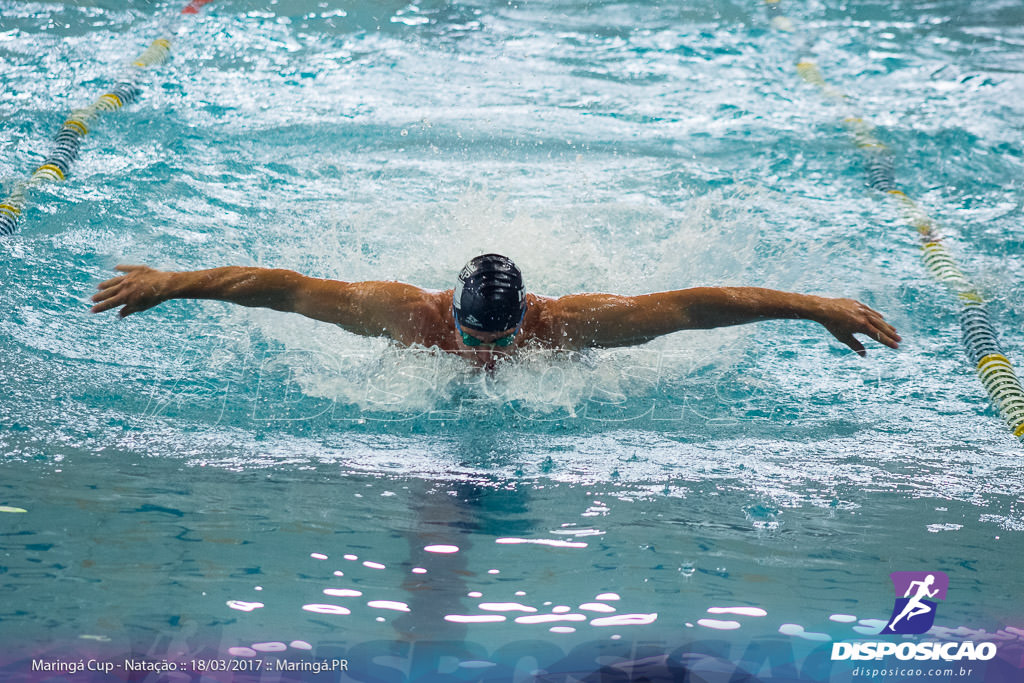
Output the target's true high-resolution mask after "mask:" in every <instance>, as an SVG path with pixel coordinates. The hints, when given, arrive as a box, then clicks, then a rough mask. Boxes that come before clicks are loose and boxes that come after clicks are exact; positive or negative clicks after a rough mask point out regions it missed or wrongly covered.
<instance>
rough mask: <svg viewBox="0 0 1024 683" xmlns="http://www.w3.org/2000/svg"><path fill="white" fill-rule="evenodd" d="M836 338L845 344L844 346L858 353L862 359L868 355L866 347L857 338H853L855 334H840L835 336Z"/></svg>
mask: <svg viewBox="0 0 1024 683" xmlns="http://www.w3.org/2000/svg"><path fill="white" fill-rule="evenodd" d="M833 334H835V333H833ZM835 337H836V339H838V340H839V341H841V342H843V343H844V344H846V345H847V346H849V347H850V348H851V349H853V350H854V351H856V352H857V355H858V356H860V357H861V358H863V357H864V356H866V355H868V352H867V349H865V348H864V345H863V344H861V343H860V342H859V341H858V340H857V338H856V337H854V336H853V334H851V333H847V334H843V333H839V334H835Z"/></svg>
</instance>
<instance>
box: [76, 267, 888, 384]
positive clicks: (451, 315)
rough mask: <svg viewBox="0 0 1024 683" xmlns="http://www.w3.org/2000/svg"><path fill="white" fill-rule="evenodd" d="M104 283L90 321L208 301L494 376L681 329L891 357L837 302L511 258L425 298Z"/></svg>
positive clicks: (323, 285)
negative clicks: (782, 326) (462, 361)
mask: <svg viewBox="0 0 1024 683" xmlns="http://www.w3.org/2000/svg"><path fill="white" fill-rule="evenodd" d="M117 270H119V271H121V272H122V273H123V274H122V275H119V276H117V277H115V278H112V279H110V280H107V281H105V282H101V283H100V284H99V285H97V289H99V292H97V293H96V294H95V295H94V296H93V297H92V300H93V301H94V302H96V303H95V305H94V306H93V307H92V312H93V313H100V312H102V311H108V310H110V309H113V308H117V307H119V306H120V307H121V310H120V312H119V315H120V317H122V318H123V317H125V316H128V315H132V314H133V313H139V312H141V311H145V310H147V309H150V308H153V307H154V306H156V305H158V304H161V303H163V302H165V301H169V300H171V299H214V300H218V301H227V302H230V303H234V304H240V305H242V306H260V307H264V308H270V309H273V310H275V311H287V312H290V313H300V314H302V315H304V316H306V317H309V318H313V319H314V320H322V321H324V322H328V323H334V324H335V325H338V326H340V327H342V328H343V329H346V330H348V331H349V332H354V333H355V334H361V335H366V336H373V337H387V338H389V339H392V340H394V341H396V342H398V343H399V344H403V345H405V346H412V345H414V344H419V345H422V346H425V347H428V348H430V347H437V348H438V349H441V350H442V351H446V352H449V353H455V354H460V355H463V356H466V357H468V358H470V359H471V360H473V361H475V362H477V363H478V364H481V365H487V366H492V367H493V364H494V362H495V361H496V360H497V359H498V358H500V357H502V356H506V355H510V354H513V353H515V351H516V350H517V349H520V348H523V347H534V348H549V349H564V350H570V351H575V350H582V349H587V348H611V347H617V346H633V345H635V344H643V343H645V342H648V341H650V340H652V339H654V338H656V337H660V336H662V335H665V334H670V333H672V332H678V331H680V330H693V329H710V328H715V327H723V326H727V325H741V324H744V323H751V322H756V321H759V320H771V319H780V318H795V319H802V320H813V321H815V322H817V323H820V324H821V325H823V326H824V327H825V329H826V330H828V331H829V332H831V333H832V335H833V336H835V338H836V339H838V340H839V341H841V342H842V343H844V344H846V345H847V346H849V347H850V348H851V349H853V350H854V351H856V352H857V353H858V354H860V355H861V356H864V355H866V351H865V349H864V346H863V344H861V343H860V341H859V340H857V339H856V338H855V337H854V336H853V335H854V334H864V335H867V336H868V337H870V338H871V339H874V340H875V341H877V342H879V343H881V344H884V345H885V346H888V347H890V348H893V349H895V348H898V346H899V342H900V336H899V335H898V334H897V333H896V330H895V329H894V328H893V327H892V325H890V324H888V323H887V322H886V321H885V320H884V319H883V318H882V316H881V314H879V313H878V312H877V311H874V310H873V309H871V308H868V307H867V306H865V305H864V304H862V303H860V302H858V301H855V300H853V299H833V298H826V297H820V296H812V295H808V294H795V293H790V292H781V291H778V290H773V289H764V288H761V287H693V288H690V289H677V290H672V291H667V292H656V293H653V294H641V295H638V296H623V295H618V294H570V295H567V296H560V297H547V296H540V295H537V294H532V293H528V292H527V291H526V288H525V287H524V285H523V276H522V273H521V272H520V271H519V268H518V267H516V265H515V264H514V263H513V262H512V260H511V259H509V258H507V257H505V256H501V255H498V254H484V255H482V256H477V257H476V258H474V259H472V260H471V261H470V262H469V263H467V264H466V265H465V267H464V268H463V269H462V270H461V271H460V272H459V276H458V279H457V281H456V283H455V288H454V289H448V290H444V291H436V290H427V289H422V288H420V287H416V286H413V285H409V284H403V283H400V282H390V281H366V282H344V281H341V280H326V279H318V278H312V277H307V276H305V275H302V274H300V273H296V272H294V271H290V270H281V269H271V268H250V267H243V266H227V267H223V268H213V269H210V270H198V271H188V272H167V271H160V270H154V269H153V268H150V267H148V266H129V265H120V266H117Z"/></svg>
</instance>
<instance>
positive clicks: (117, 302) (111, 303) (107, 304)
mask: <svg viewBox="0 0 1024 683" xmlns="http://www.w3.org/2000/svg"><path fill="white" fill-rule="evenodd" d="M96 296H99V294H97V295H96ZM126 298H127V297H126V296H125V293H124V292H115V293H114V294H111V295H110V296H108V297H104V299H103V300H102V301H100V303H98V304H96V305H95V306H93V307H92V308H90V309H89V310H90V311H91V312H93V313H102V312H103V311H109V310H110V309H112V308H117V307H118V306H123V305H124V304H125V303H126V302H125V299H126ZM93 299H94V300H95V299H96V297H93Z"/></svg>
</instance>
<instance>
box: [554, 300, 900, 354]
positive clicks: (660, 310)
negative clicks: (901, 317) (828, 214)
mask: <svg viewBox="0 0 1024 683" xmlns="http://www.w3.org/2000/svg"><path fill="white" fill-rule="evenodd" d="M544 308H545V309H546V310H545V311H544V313H545V315H544V316H543V318H545V319H546V320H545V322H546V324H545V325H544V327H546V328H547V334H546V335H545V336H550V337H551V339H550V341H551V342H552V343H555V344H559V345H562V346H566V347H569V348H586V347H595V346H596V347H612V346H630V345H633V344H642V343H644V342H647V341H650V340H651V339H654V338H655V337H659V336H661V335H663V334H669V333H671V332H677V331H679V330H694V329H710V328H714V327H725V326H729V325H742V324H744V323H751V322H757V321H759V320H772V319H783V318H795V319H803V320H813V321H815V322H818V323H821V324H822V325H823V326H824V327H825V329H827V330H828V331H829V332H831V333H832V334H833V335H834V336H835V338H836V339H838V340H839V341H841V342H843V343H844V344H846V345H847V346H849V347H850V348H851V349H853V350H854V351H856V352H857V353H858V354H860V355H861V356H864V355H866V353H867V352H866V351H865V350H864V346H863V344H861V343H860V342H859V341H858V340H857V339H856V338H855V337H854V336H853V335H854V334H855V333H856V334H864V335H867V336H869V337H871V338H872V339H874V340H876V341H878V342H879V343H881V344H884V345H885V346H888V347H890V348H893V349H895V348H898V346H899V342H900V336H899V334H897V332H896V330H895V328H893V326H892V325H890V324H889V323H887V322H885V320H884V319H883V318H882V315H881V314H880V313H878V312H877V311H875V310H873V309H871V308H869V307H867V306H865V305H864V304H862V303H860V302H858V301H855V300H853V299H831V298H827V297H820V296H811V295H807V294H795V293H792V292H780V291H778V290H774V289H765V288H763V287H694V288H692V289H680V290H674V291H670V292H658V293H655V294H643V295H640V296H618V295H613V294H573V295H569V296H563V297H560V298H558V299H554V300H549V301H547V302H545V305H544Z"/></svg>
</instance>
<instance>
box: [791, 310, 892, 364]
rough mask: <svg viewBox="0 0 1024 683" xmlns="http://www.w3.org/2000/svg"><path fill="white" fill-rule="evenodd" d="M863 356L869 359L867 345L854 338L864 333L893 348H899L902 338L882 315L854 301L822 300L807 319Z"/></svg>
mask: <svg viewBox="0 0 1024 683" xmlns="http://www.w3.org/2000/svg"><path fill="white" fill-rule="evenodd" d="M808 317H810V318H811V319H812V320H816V321H817V322H819V323H821V324H822V325H824V326H825V329H826V330H828V331H829V332H831V333H832V335H833V336H834V337H835V338H836V339H838V340H839V341H841V342H843V343H844V344H846V345H847V346H849V347H850V348H851V349H853V350H854V351H856V352H857V354H858V355H860V356H866V355H867V351H866V350H865V349H864V345H863V344H861V343H860V341H858V340H857V338H856V337H854V336H853V335H854V334H855V333H856V334H865V335H867V336H869V337H871V338H872V339H874V340H875V341H877V342H879V343H880V344H884V345H886V346H888V347H889V348H890V349H898V348H899V346H900V344H899V342H900V341H901V340H902V338H901V337H900V335H899V334H898V333H897V332H896V328H894V327H893V326H892V325H890V324H889V323H887V322H885V319H884V318H883V317H882V314H881V313H879V312H878V311H876V310H874V309H872V308H869V307H868V306H865V305H864V304H862V303H861V302H859V301H856V300H855V299H821V301H820V304H819V310H817V311H816V312H815V314H814V315H812V316H808Z"/></svg>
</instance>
